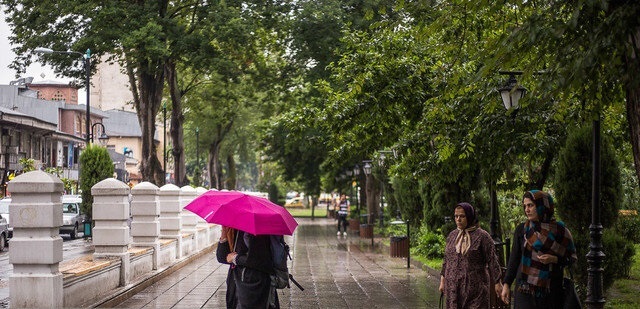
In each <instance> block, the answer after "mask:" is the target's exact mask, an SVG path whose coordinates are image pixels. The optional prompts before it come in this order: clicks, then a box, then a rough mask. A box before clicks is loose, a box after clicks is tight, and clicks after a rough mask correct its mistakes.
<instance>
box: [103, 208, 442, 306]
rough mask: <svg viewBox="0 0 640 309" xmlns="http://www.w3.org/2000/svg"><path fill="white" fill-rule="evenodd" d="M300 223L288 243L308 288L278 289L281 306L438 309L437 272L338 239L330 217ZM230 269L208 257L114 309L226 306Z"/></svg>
mask: <svg viewBox="0 0 640 309" xmlns="http://www.w3.org/2000/svg"><path fill="white" fill-rule="evenodd" d="M298 222H299V223H300V225H299V226H298V229H297V230H296V232H295V233H294V235H293V236H291V237H287V239H286V240H287V242H288V243H289V244H290V246H291V247H292V252H291V253H292V256H293V261H292V264H290V272H291V273H292V274H293V275H294V278H295V279H296V280H297V281H298V282H299V283H300V284H301V285H302V286H303V287H304V288H305V290H304V291H300V290H299V289H298V288H296V287H293V286H292V288H291V289H284V290H279V291H278V293H279V298H280V306H281V307H282V308H367V309H371V308H437V306H438V298H439V293H438V292H437V284H438V282H439V278H438V277H437V274H435V273H433V272H426V271H423V270H421V269H419V268H417V267H415V266H414V265H412V266H411V268H410V269H407V268H406V265H407V262H406V260H405V259H401V258H391V257H389V250H388V248H381V246H380V245H379V244H378V243H376V246H375V248H374V249H373V250H372V249H371V241H370V240H369V239H360V238H359V237H358V236H357V235H348V236H346V237H343V236H339V237H336V234H335V233H336V230H335V221H334V220H332V219H325V218H319V219H315V220H314V221H311V220H310V219H298ZM227 269H228V266H227V265H222V264H219V263H218V262H217V261H216V259H215V256H214V253H209V254H205V255H203V256H201V257H200V258H198V259H195V260H194V261H193V262H191V263H189V264H188V265H186V266H184V267H182V268H180V269H179V270H177V271H175V272H173V273H171V274H170V275H168V276H166V277H164V278H162V279H160V280H158V281H156V282H155V283H153V284H151V285H149V286H148V287H147V288H145V289H143V290H141V291H140V292H138V293H137V294H135V295H133V296H131V297H130V298H128V299H126V300H124V301H122V302H121V303H119V304H117V305H113V306H112V307H117V308H224V307H225V291H226V283H225V278H226V275H227Z"/></svg>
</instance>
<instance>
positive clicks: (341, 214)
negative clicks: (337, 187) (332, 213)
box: [337, 193, 351, 236]
mask: <svg viewBox="0 0 640 309" xmlns="http://www.w3.org/2000/svg"><path fill="white" fill-rule="evenodd" d="M350 208H351V205H349V200H347V196H346V195H345V194H344V193H343V194H342V195H340V202H339V205H338V234H337V235H338V236H340V227H342V229H343V230H344V231H343V232H342V236H347V225H348V222H347V215H349V210H350Z"/></svg>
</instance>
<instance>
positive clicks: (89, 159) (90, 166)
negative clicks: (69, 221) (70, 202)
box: [80, 144, 114, 218]
mask: <svg viewBox="0 0 640 309" xmlns="http://www.w3.org/2000/svg"><path fill="white" fill-rule="evenodd" d="M113 171H114V169H113V162H112V161H111V158H110V157H109V152H107V149H106V148H103V147H100V146H97V145H93V144H90V145H89V146H88V147H87V148H86V149H85V150H84V151H83V152H82V154H80V190H82V206H81V207H82V211H83V212H84V213H86V214H87V216H89V218H91V215H92V209H93V195H92V194H91V187H93V186H94V185H95V184H97V183H98V182H100V181H102V180H104V179H107V178H110V177H113Z"/></svg>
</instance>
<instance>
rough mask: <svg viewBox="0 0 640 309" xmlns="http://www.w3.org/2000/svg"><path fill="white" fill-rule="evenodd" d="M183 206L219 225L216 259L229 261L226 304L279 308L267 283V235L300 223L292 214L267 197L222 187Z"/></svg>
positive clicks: (286, 232)
mask: <svg viewBox="0 0 640 309" xmlns="http://www.w3.org/2000/svg"><path fill="white" fill-rule="evenodd" d="M184 209H186V210H189V211H191V212H193V213H195V214H196V215H198V216H200V217H201V218H203V219H204V220H205V221H207V222H209V223H215V224H220V225H221V226H222V227H223V228H222V236H221V237H220V243H219V244H218V248H217V250H216V257H217V259H218V261H219V262H220V263H225V264H230V265H231V267H230V270H229V274H228V277H227V295H226V296H227V299H226V300H227V308H241V309H244V308H280V303H279V302H278V295H277V293H276V292H275V287H274V286H272V284H271V275H273V274H274V273H275V269H274V263H273V258H272V255H271V236H270V235H292V234H293V231H294V230H295V229H296V227H297V226H298V222H296V220H295V219H294V218H293V216H292V215H291V214H290V213H289V212H288V211H287V210H286V209H285V208H284V207H282V206H280V205H277V204H274V203H273V202H271V201H269V200H268V199H265V198H262V197H258V196H252V195H248V194H246V193H243V192H240V191H225V190H223V191H217V190H209V191H207V192H205V193H203V194H201V195H200V196H198V197H196V198H195V199H194V200H193V201H191V202H190V203H189V204H187V206H185V207H184ZM225 243H227V245H224V244H225Z"/></svg>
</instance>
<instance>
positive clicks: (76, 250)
mask: <svg viewBox="0 0 640 309" xmlns="http://www.w3.org/2000/svg"><path fill="white" fill-rule="evenodd" d="M60 237H62V241H63V243H62V257H63V259H64V260H68V259H73V258H76V257H80V256H82V255H83V254H86V253H88V252H91V251H93V247H92V243H91V241H87V240H84V239H83V238H82V233H79V236H78V238H76V239H71V238H69V236H68V235H60ZM10 249H11V241H9V247H7V248H5V249H4V251H2V252H0V308H8V307H9V306H8V305H9V276H11V273H12V272H13V266H12V265H11V264H9V250H10Z"/></svg>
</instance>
